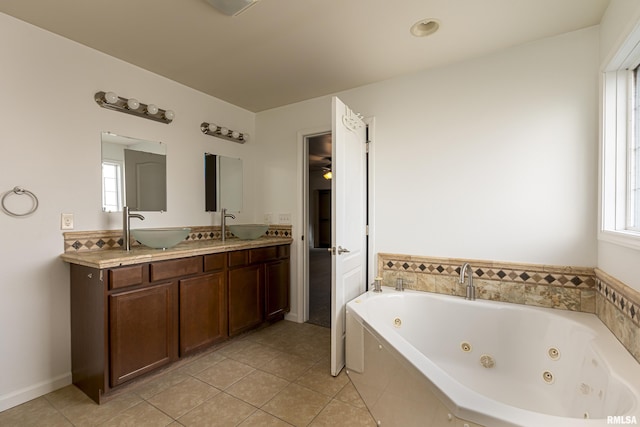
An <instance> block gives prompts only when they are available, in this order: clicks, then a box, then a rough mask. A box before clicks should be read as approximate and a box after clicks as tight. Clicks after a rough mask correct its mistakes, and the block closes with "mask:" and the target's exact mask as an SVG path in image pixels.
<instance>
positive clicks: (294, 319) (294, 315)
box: [284, 312, 303, 323]
mask: <svg viewBox="0 0 640 427" xmlns="http://www.w3.org/2000/svg"><path fill="white" fill-rule="evenodd" d="M284 320H289V321H291V322H296V323H303V321H302V320H300V316H298V313H291V312H289V313H287V314H285V315H284Z"/></svg>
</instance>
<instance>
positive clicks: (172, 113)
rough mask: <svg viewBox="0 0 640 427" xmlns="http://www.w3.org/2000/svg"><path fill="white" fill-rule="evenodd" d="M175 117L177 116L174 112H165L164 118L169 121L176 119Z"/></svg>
mask: <svg viewBox="0 0 640 427" xmlns="http://www.w3.org/2000/svg"><path fill="white" fill-rule="evenodd" d="M175 116H176V115H175V113H174V112H173V111H172V110H167V111H165V112H164V117H165V118H166V119H167V120H173V118H174V117H175Z"/></svg>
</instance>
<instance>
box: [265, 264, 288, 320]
mask: <svg viewBox="0 0 640 427" xmlns="http://www.w3.org/2000/svg"><path fill="white" fill-rule="evenodd" d="M264 289H265V296H264V299H265V310H266V313H265V316H266V318H267V319H270V318H272V317H275V316H278V315H282V314H284V313H286V312H287V311H289V260H288V259H287V260H282V261H277V262H270V263H268V264H266V266H265V287H264Z"/></svg>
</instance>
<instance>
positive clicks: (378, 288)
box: [373, 277, 382, 292]
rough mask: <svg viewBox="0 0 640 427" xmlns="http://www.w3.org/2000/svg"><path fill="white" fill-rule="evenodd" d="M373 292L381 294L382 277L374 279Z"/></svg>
mask: <svg viewBox="0 0 640 427" xmlns="http://www.w3.org/2000/svg"><path fill="white" fill-rule="evenodd" d="M373 292H382V277H376V278H375V280H374V281H373Z"/></svg>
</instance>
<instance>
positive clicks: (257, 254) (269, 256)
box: [249, 246, 278, 264]
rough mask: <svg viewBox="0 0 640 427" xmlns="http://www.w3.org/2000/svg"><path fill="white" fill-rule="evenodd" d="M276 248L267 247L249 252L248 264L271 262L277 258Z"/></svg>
mask: <svg viewBox="0 0 640 427" xmlns="http://www.w3.org/2000/svg"><path fill="white" fill-rule="evenodd" d="M277 254H278V248H277V246H269V247H267V248H256V249H251V250H250V251H249V263H250V264H254V263H257V262H265V261H271V260H274V259H276V258H277V256H278V255H277Z"/></svg>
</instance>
